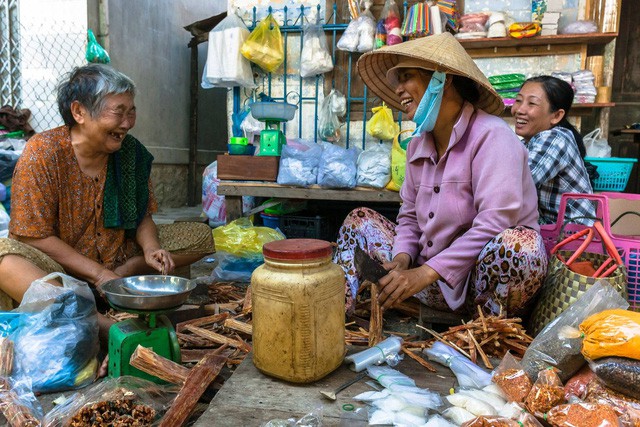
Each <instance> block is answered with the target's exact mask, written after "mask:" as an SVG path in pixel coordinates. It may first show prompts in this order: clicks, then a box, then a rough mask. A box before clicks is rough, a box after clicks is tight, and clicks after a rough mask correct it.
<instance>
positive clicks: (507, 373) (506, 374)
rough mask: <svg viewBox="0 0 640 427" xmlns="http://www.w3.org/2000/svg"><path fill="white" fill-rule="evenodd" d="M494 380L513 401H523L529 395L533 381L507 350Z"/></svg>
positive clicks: (494, 375)
mask: <svg viewBox="0 0 640 427" xmlns="http://www.w3.org/2000/svg"><path fill="white" fill-rule="evenodd" d="M493 382H494V383H496V384H497V385H498V387H500V389H501V390H502V392H503V393H504V394H505V395H506V396H507V398H508V399H509V400H510V401H512V402H517V403H522V402H524V400H525V399H526V398H527V396H528V395H529V392H530V391H531V388H532V387H533V383H532V382H531V379H530V378H529V376H528V375H527V373H526V372H525V371H524V369H523V368H522V365H521V364H520V363H519V362H518V361H517V360H516V359H515V357H513V356H512V355H511V353H509V352H507V354H505V355H504V357H503V358H502V361H501V362H500V365H498V367H497V368H496V370H495V372H494V374H493Z"/></svg>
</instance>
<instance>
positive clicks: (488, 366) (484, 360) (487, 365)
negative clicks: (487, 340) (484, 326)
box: [469, 331, 493, 369]
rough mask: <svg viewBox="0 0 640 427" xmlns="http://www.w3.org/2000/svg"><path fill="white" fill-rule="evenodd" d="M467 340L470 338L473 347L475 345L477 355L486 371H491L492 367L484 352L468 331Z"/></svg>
mask: <svg viewBox="0 0 640 427" xmlns="http://www.w3.org/2000/svg"><path fill="white" fill-rule="evenodd" d="M469 338H471V341H473V345H475V346H476V348H477V349H478V353H479V354H480V358H481V359H482V363H484V366H486V367H487V369H493V366H492V365H491V362H490V361H489V358H488V357H487V355H486V354H485V352H484V351H482V347H480V344H478V341H476V337H474V336H473V334H472V333H471V331H469Z"/></svg>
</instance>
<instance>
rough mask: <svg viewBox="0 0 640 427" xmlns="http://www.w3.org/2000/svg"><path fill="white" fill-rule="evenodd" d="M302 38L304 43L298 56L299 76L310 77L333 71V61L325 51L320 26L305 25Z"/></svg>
mask: <svg viewBox="0 0 640 427" xmlns="http://www.w3.org/2000/svg"><path fill="white" fill-rule="evenodd" d="M302 36H303V40H304V42H303V46H302V53H301V54H300V76H301V77H311V76H315V75H316V74H324V73H327V72H329V71H331V70H333V60H332V59H331V55H330V54H329V50H328V49H327V39H326V37H325V34H324V30H323V29H322V25H319V24H311V25H305V26H304V27H303V29H302Z"/></svg>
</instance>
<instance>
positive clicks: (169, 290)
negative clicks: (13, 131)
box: [102, 275, 196, 310]
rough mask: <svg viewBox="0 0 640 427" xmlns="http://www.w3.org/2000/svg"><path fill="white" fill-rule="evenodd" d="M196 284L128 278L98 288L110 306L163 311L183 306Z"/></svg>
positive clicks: (157, 277)
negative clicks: (100, 288)
mask: <svg viewBox="0 0 640 427" xmlns="http://www.w3.org/2000/svg"><path fill="white" fill-rule="evenodd" d="M195 287H196V284H195V282H192V281H191V280H189V279H184V278H182V277H176V276H162V275H149V276H132V277H123V278H120V279H114V280H110V281H108V282H106V283H105V284H104V285H103V286H102V291H103V292H104V295H105V297H106V298H107V301H109V303H110V304H111V305H115V306H117V307H119V308H124V309H130V310H163V309H169V308H176V307H179V306H181V305H182V304H184V302H185V301H186V300H187V298H188V297H189V294H190V293H191V291H192V290H193V289H195Z"/></svg>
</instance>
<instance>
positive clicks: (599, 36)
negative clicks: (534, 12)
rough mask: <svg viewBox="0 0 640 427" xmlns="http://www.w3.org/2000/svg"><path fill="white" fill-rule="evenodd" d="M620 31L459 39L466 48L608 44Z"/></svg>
mask: <svg viewBox="0 0 640 427" xmlns="http://www.w3.org/2000/svg"><path fill="white" fill-rule="evenodd" d="M617 36H618V33H588V34H559V35H557V36H535V37H529V38H524V39H515V38H513V37H495V38H480V39H458V41H459V42H460V44H461V45H462V46H464V48H465V49H484V48H494V47H515V46H545V45H558V44H607V43H609V42H610V41H612V40H613V39H615V38H616V37H617Z"/></svg>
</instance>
